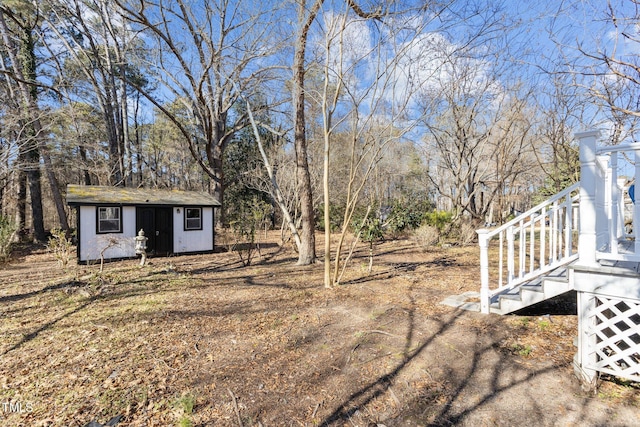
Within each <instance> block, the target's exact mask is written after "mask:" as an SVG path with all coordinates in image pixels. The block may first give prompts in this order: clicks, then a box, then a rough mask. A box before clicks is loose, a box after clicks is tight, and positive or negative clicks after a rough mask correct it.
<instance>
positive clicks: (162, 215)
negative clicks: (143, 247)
mask: <svg viewBox="0 0 640 427" xmlns="http://www.w3.org/2000/svg"><path fill="white" fill-rule="evenodd" d="M140 229H143V230H144V234H145V236H147V238H148V239H149V240H148V241H147V253H148V254H150V255H169V254H171V253H172V252H173V214H172V209H171V208H159V207H146V206H145V207H138V208H137V209H136V232H137V231H140Z"/></svg>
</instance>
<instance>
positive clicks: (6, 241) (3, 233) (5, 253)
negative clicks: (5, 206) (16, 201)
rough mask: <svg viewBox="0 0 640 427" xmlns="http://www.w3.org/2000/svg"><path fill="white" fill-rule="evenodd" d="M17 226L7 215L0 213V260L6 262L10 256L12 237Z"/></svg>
mask: <svg viewBox="0 0 640 427" xmlns="http://www.w3.org/2000/svg"><path fill="white" fill-rule="evenodd" d="M17 230H18V227H16V224H15V223H14V222H13V221H12V220H11V219H10V218H8V217H6V216H2V215H0V262H6V261H8V260H9V258H10V257H11V247H12V245H13V238H14V237H15V235H16V231H17Z"/></svg>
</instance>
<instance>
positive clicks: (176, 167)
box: [0, 0, 640, 286]
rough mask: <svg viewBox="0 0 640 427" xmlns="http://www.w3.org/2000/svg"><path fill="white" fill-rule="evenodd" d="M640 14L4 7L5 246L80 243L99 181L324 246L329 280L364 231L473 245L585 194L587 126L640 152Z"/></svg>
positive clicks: (583, 7) (374, 6)
mask: <svg viewBox="0 0 640 427" xmlns="http://www.w3.org/2000/svg"><path fill="white" fill-rule="evenodd" d="M638 6H639V5H638V2H637V1H636V0H610V1H608V2H602V1H595V0H594V1H588V0H585V1H579V0H567V1H560V2H558V1H543V2H535V4H529V3H528V2H518V3H517V4H516V3H514V2H511V1H504V0H502V1H501V0H472V1H466V0H465V1H455V0H445V1H440V0H434V1H377V0H362V1H358V0H328V1H323V0H287V1H277V2H276V1H274V2H272V1H263V2H256V1H253V0H251V1H247V0H211V1H208V0H202V1H200V0H199V1H187V0H167V1H165V0H158V1H147V0H138V1H129V0H41V1H37V2H36V1H29V0H3V1H2V2H1V4H0V93H1V95H2V97H3V99H4V102H3V103H2V104H1V105H0V213H1V216H0V228H1V229H2V230H3V233H0V234H2V235H4V236H9V239H12V238H13V237H14V236H15V235H16V234H15V233H17V235H19V236H20V238H22V239H32V240H34V241H36V242H45V241H46V239H47V230H51V229H61V230H64V231H68V232H71V231H72V228H73V226H74V224H75V222H74V221H75V220H74V218H73V215H74V212H72V211H69V208H68V207H67V206H66V205H65V203H64V191H65V187H66V184H86V185H109V186H126V187H144V188H172V189H184V190H197V191H206V192H209V193H211V194H213V195H215V196H216V197H217V198H218V200H220V201H221V202H222V204H223V207H222V209H221V212H220V214H219V215H218V220H219V221H220V224H221V225H223V226H230V227H231V228H232V229H234V230H236V231H239V233H240V234H243V235H247V233H249V234H251V233H255V232H256V229H258V228H260V227H264V226H269V225H270V226H273V227H282V229H283V239H284V240H286V239H288V238H292V239H293V241H294V243H295V245H296V249H297V251H298V264H309V263H312V262H314V261H315V260H316V258H317V257H318V255H317V254H316V242H315V230H316V229H320V230H323V231H324V232H325V233H324V236H325V246H324V259H325V260H327V262H325V285H326V286H332V285H334V284H336V283H339V279H340V270H341V263H343V262H344V260H345V259H346V258H348V252H349V249H350V247H351V246H350V245H351V244H352V243H353V241H351V242H347V240H346V237H347V236H355V237H356V238H357V239H359V240H365V241H369V242H371V241H373V240H375V239H377V238H379V237H381V236H382V235H383V234H384V233H396V232H403V231H406V230H410V229H414V230H418V231H416V232H421V233H423V235H424V236H425V238H427V239H435V240H436V241H439V240H440V239H442V238H443V235H447V236H448V237H452V236H453V237H454V238H456V239H458V240H460V241H463V242H468V241H470V240H472V239H473V238H474V237H475V229H476V228H479V227H481V226H483V225H485V224H492V223H497V222H501V221H504V220H505V219H507V218H508V217H509V216H511V215H513V214H514V213H516V212H518V211H522V210H525V209H526V208H528V207H529V206H531V205H532V203H534V202H535V201H538V200H541V199H542V198H544V197H545V196H548V195H550V194H554V193H556V192H558V191H560V190H562V189H563V188H565V187H566V186H567V185H569V184H570V183H573V182H575V181H577V180H578V179H579V164H578V159H577V147H576V144H575V141H574V138H573V135H574V133H575V132H576V131H579V130H585V129H592V128H599V129H602V130H604V139H605V140H606V142H607V143H609V144H618V143H619V142H620V141H622V140H625V139H633V136H634V134H635V129H636V126H637V118H638V116H639V115H640V113H639V112H638V99H640V98H639V96H638V95H640V93H639V92H638V89H639V85H638V83H639V80H638V71H640V68H639V65H638V52H639V49H638V48H639V44H638V40H639V38H640V26H639V24H640V22H639V17H640V14H639V10H638ZM331 233H337V234H338V239H337V243H336V242H335V241H332V240H331ZM357 239H356V240H357ZM332 257H333V260H334V262H333V266H332V265H331V263H330V262H328V260H330V259H332Z"/></svg>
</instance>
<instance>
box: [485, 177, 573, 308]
mask: <svg viewBox="0 0 640 427" xmlns="http://www.w3.org/2000/svg"><path fill="white" fill-rule="evenodd" d="M579 188H580V185H579V183H577V184H574V185H572V186H571V187H569V188H567V189H565V190H563V191H561V192H560V193H558V194H556V195H555V196H553V197H551V198H549V199H547V200H546V201H544V202H542V203H540V204H539V205H537V206H534V207H533V208H531V209H529V210H528V211H526V212H524V213H522V214H521V215H519V216H517V217H516V218H514V219H512V220H511V221H509V222H507V223H506V224H504V225H502V226H500V227H498V228H495V229H491V230H490V229H481V230H478V231H477V233H478V241H479V245H480V284H481V287H480V310H481V312H482V313H489V305H490V304H491V299H492V298H493V297H494V296H495V295H497V294H498V293H500V292H502V291H504V290H506V289H511V288H513V287H515V286H517V285H519V284H521V283H524V282H527V281H530V280H533V279H535V278H536V277H539V276H542V275H544V274H546V273H548V272H550V271H552V270H555V269H556V268H558V267H561V266H563V265H567V264H569V263H571V262H572V261H574V260H576V259H577V258H578V253H577V228H578V227H577V224H578V218H577V216H578V209H577V202H578V190H579ZM492 285H493V287H492Z"/></svg>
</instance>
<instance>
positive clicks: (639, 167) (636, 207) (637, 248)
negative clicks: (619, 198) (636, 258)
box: [633, 150, 640, 255]
mask: <svg viewBox="0 0 640 427" xmlns="http://www.w3.org/2000/svg"><path fill="white" fill-rule="evenodd" d="M635 163H636V167H635V182H634V186H633V188H634V191H633V192H634V193H635V194H634V195H633V196H634V199H635V202H634V203H633V237H635V244H634V251H633V252H634V253H635V254H636V255H637V254H640V238H638V236H639V235H638V232H639V231H640V199H638V198H637V197H636V195H638V196H640V191H638V190H637V189H638V186H639V185H640V151H638V150H636V151H635Z"/></svg>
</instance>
